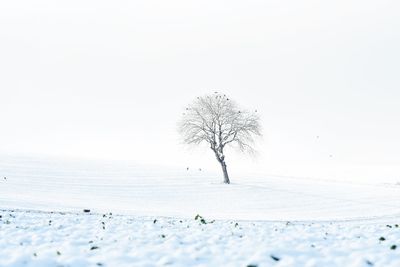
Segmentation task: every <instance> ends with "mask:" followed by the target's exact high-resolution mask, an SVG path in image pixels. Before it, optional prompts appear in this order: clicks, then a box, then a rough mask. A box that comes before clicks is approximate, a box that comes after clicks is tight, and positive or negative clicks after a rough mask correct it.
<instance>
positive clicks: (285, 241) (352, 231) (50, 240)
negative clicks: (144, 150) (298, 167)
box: [0, 210, 400, 267]
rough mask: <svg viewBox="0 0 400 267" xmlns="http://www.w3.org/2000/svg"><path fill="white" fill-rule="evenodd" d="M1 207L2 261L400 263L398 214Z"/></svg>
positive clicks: (51, 263)
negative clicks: (229, 214)
mask: <svg viewBox="0 0 400 267" xmlns="http://www.w3.org/2000/svg"><path fill="white" fill-rule="evenodd" d="M1 215H2V218H1V221H0V266H308V267H311V266H325V267H329V266H354V267H362V266H382V267H390V266H393V267H396V266H400V228H399V227H398V225H397V224H396V222H399V221H400V220H399V219H384V220H366V221H347V222H346V221H340V222H333V223H330V222H312V221H307V222H263V221H254V222H251V221H236V220H222V221H215V222H213V221H208V220H207V219H205V220H204V221H201V218H198V219H197V220H194V219H172V218H165V217H157V216H156V217H138V216H129V215H110V214H109V213H108V214H83V213H79V214H77V213H47V212H30V211H11V210H2V211H1ZM389 223H390V224H389Z"/></svg>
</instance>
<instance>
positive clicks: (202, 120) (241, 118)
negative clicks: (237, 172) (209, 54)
mask: <svg viewBox="0 0 400 267" xmlns="http://www.w3.org/2000/svg"><path fill="white" fill-rule="evenodd" d="M179 132H180V134H181V135H182V138H183V141H184V143H186V144H195V145H198V144H201V143H208V145H210V148H211V150H212V151H213V152H214V154H215V157H216V158H217V161H218V162H219V163H220V164H221V167H222V172H223V174H224V183H226V184H229V183H230V180H229V175H228V170H227V166H226V163H225V151H224V149H225V147H226V146H227V145H233V146H236V147H237V148H239V149H240V150H241V151H242V152H253V151H254V149H253V144H254V138H255V137H256V136H261V126H260V119H259V116H258V115H257V111H254V112H249V111H246V110H242V109H239V107H238V105H237V104H236V103H235V102H234V101H232V100H231V99H229V98H228V97H227V96H226V95H224V94H220V93H217V92H215V93H214V94H211V95H205V96H202V97H197V99H195V100H194V101H193V103H192V104H190V105H189V106H188V107H187V108H186V110H185V113H183V118H182V120H181V121H180V124H179Z"/></svg>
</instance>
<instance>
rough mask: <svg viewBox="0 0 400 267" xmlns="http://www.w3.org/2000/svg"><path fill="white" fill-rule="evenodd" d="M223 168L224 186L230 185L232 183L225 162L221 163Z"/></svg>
mask: <svg viewBox="0 0 400 267" xmlns="http://www.w3.org/2000/svg"><path fill="white" fill-rule="evenodd" d="M221 167H222V172H223V173H224V184H230V183H231V181H229V175H228V170H227V169H226V163H225V161H222V162H221Z"/></svg>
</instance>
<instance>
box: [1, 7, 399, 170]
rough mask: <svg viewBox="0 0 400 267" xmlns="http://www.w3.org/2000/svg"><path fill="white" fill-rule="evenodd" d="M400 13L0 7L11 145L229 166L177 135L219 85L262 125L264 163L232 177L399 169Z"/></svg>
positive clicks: (244, 165) (245, 164)
mask: <svg viewBox="0 0 400 267" xmlns="http://www.w3.org/2000/svg"><path fill="white" fill-rule="evenodd" d="M399 14H400V2H399V1H394V0H393V1H385V0H381V1H370V0H363V1H294V0H293V1H282V0H279V1H278V0H276V1H218V0H213V1H208V0H206V1H189V0H184V1H176V0H173V1H162V0H160V1H154V0H150V1H149V0H146V1H98V0H96V1H84V0H83V1H82V0H79V1H77V0H73V1H71V0H69V1H54V0H49V1H43V0H38V1H28V0H26V1H17V0H14V1H1V2H0V130H1V133H0V153H5V154H7V153H11V154H13V153H17V154H23V155H29V154H33V155H34V154H42V155H55V156H68V157H80V158H105V159H128V160H132V161H133V162H151V163H153V164H162V165H176V166H185V167H186V166H194V167H197V166H199V167H203V168H218V165H217V162H216V161H215V160H214V158H213V155H212V154H211V153H210V152H208V150H207V148H204V149H195V150H190V151H188V150H185V149H184V148H183V147H182V146H181V145H179V137H178V135H177V133H176V123H177V121H178V120H179V118H180V114H181V112H182V110H183V108H184V106H185V105H186V104H188V103H189V102H190V101H191V100H192V99H194V98H195V97H196V96H198V95H202V94H204V93H210V92H213V91H215V90H217V91H220V92H224V93H226V94H229V95H230V96H231V98H233V99H235V100H236V101H237V102H239V103H240V104H242V105H243V106H245V107H248V108H251V109H253V108H254V109H257V110H258V111H259V112H260V114H261V116H262V123H263V126H264V134H265V136H264V139H263V141H262V142H261V143H260V145H259V146H258V150H259V152H260V155H259V157H258V158H256V159H249V158H246V157H241V156H236V155H235V156H234V155H233V153H232V154H228V156H227V161H228V165H229V167H230V170H231V172H233V173H234V172H235V171H243V172H246V171H248V170H251V171H265V172H270V173H278V174H294V175H300V174H301V175H322V176H324V175H326V176H329V175H332V176H341V175H342V176H344V175H346V173H345V168H344V167H343V166H361V167H363V168H364V167H366V166H370V165H377V166H380V167H379V168H381V169H380V170H382V171H385V170H386V171H387V167H386V166H387V165H400V157H399V151H400V124H399V117H400V105H399V100H400V49H399V47H400V15H399ZM317 136H319V138H317ZM214 161H215V162H214ZM339 166H341V167H339ZM360 170H361V169H360ZM364 170H365V169H364ZM390 175H398V177H400V171H399V172H397V170H396V172H392V173H390Z"/></svg>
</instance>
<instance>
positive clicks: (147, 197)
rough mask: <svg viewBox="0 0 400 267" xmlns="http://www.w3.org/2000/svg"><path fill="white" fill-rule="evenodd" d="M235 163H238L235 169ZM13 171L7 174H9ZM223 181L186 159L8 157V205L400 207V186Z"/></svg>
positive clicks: (286, 212)
mask: <svg viewBox="0 0 400 267" xmlns="http://www.w3.org/2000/svg"><path fill="white" fill-rule="evenodd" d="M231 169H232V168H231ZM3 177H7V180H5V179H2V178H3ZM231 178H232V182H233V184H231V185H228V186H227V185H224V184H221V180H222V178H221V173H219V172H218V173H212V172H207V171H204V170H202V171H200V170H199V168H198V167H196V168H195V167H191V166H190V168H189V171H187V170H186V166H183V167H182V168H181V169H169V168H160V167H149V166H136V165H131V164H129V163H120V162H116V163H109V162H91V161H59V160H33V159H21V158H11V157H8V158H3V159H2V160H1V161H0V208H23V209H26V208H28V209H37V210H47V211H81V210H82V209H84V208H89V209H91V210H92V211H97V212H110V211H111V212H114V213H119V214H130V215H145V216H146V215H157V216H168V217H184V218H192V217H193V216H194V215H195V214H198V213H199V214H202V215H204V216H206V217H208V218H214V219H242V220H330V219H350V218H352V219H354V218H371V217H374V218H375V217H380V216H387V215H399V214H400V186H398V185H385V184H360V183H359V184H357V183H344V182H335V181H324V180H317V179H305V178H294V177H279V176H265V175H250V176H247V177H245V176H240V177H236V176H235V175H234V173H233V174H232V177H231Z"/></svg>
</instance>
